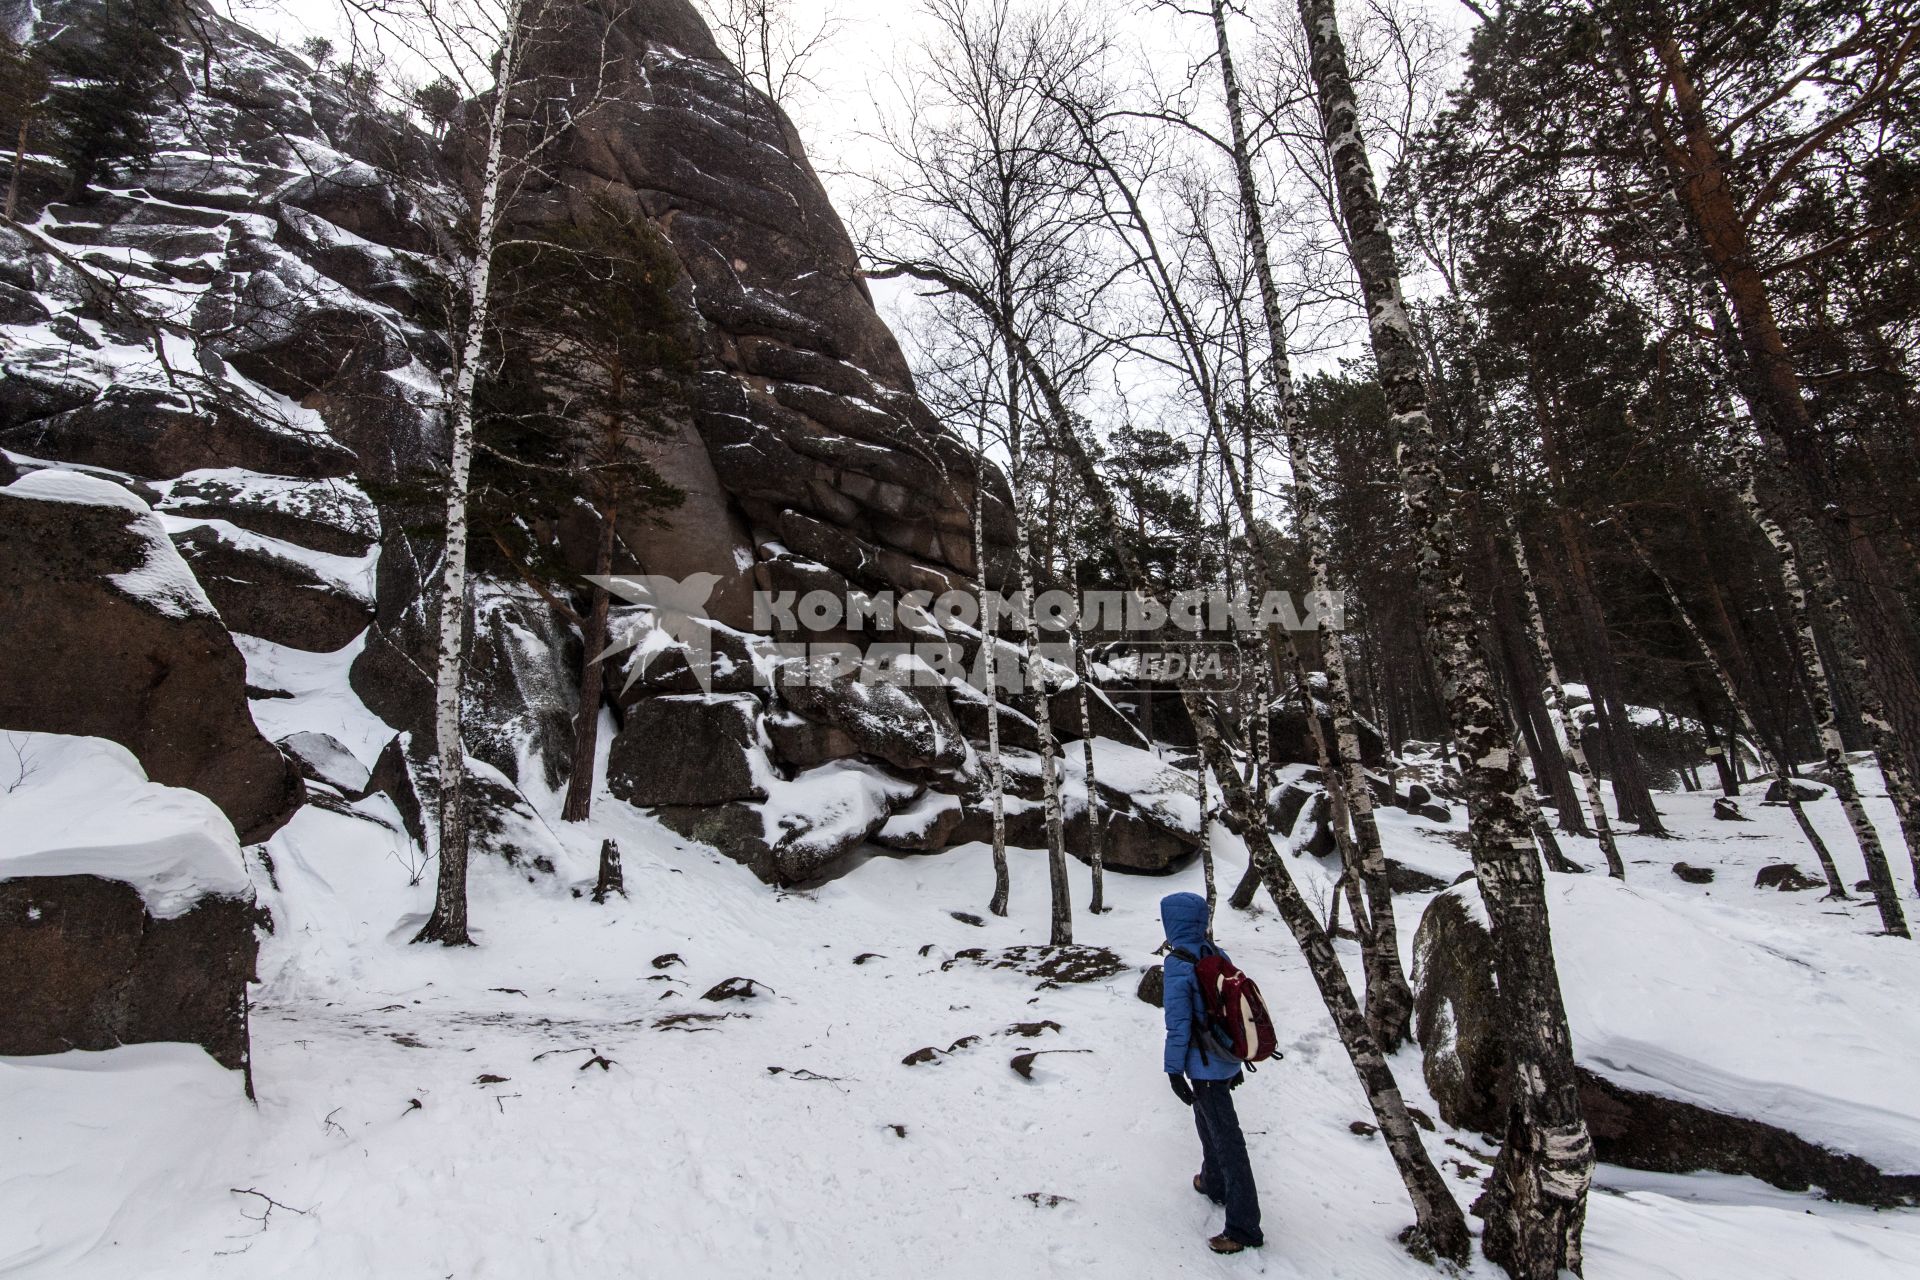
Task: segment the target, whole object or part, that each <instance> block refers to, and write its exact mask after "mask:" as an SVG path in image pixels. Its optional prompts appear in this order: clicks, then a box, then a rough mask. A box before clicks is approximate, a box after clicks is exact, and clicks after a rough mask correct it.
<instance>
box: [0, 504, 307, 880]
mask: <svg viewBox="0 0 1920 1280" xmlns="http://www.w3.org/2000/svg"><path fill="white" fill-rule="evenodd" d="M0 728H6V729H25V730H37V731H41V732H46V733H65V734H85V735H91V736H95V737H101V738H107V739H110V740H112V741H114V742H118V743H121V744H122V745H124V746H126V747H127V748H128V749H130V750H131V751H132V752H133V753H134V755H135V756H137V757H138V758H139V760H140V763H141V765H142V766H143V767H144V768H145V770H146V772H147V775H148V776H149V777H151V778H152V779H153V780H154V781H156V782H160V783H164V784H166V785H169V786H180V787H188V788H191V789H193V790H195V791H198V792H200V793H201V794H203V795H205V796H208V797H209V798H211V799H212V800H213V801H214V803H216V804H218V805H219V806H220V808H221V810H222V811H223V812H224V813H225V814H226V815H227V817H228V818H229V819H230V820H231V821H232V823H233V826H234V829H235V830H236V831H238V832H239V834H240V838H241V840H242V841H244V842H246V843H254V842H257V841H261V840H265V839H266V838H267V837H269V836H271V835H272V834H273V833H274V832H275V831H277V830H279V828H280V827H281V826H282V825H283V824H284V823H285V822H286V821H287V819H288V818H290V817H292V816H293V812H294V810H295V809H297V808H299V807H300V804H301V801H302V798H303V796H304V787H303V785H302V783H301V781H300V775H299V772H298V770H297V769H296V768H295V767H294V765H293V763H292V762H291V761H289V760H288V759H287V758H286V757H285V756H284V755H282V754H281V753H280V751H279V750H278V749H277V748H276V747H274V745H273V744H272V743H271V742H268V741H267V740H266V738H265V737H263V736H262V735H261V733H260V731H259V729H258V728H256V727H255V725H254V723H253V716H252V713H251V712H250V711H249V710H248V707H247V698H246V663H245V661H244V660H243V659H242V658H241V656H240V651H239V650H238V649H237V648H235V647H234V644H233V640H232V638H231V637H230V636H229V635H228V634H227V629H226V627H225V626H223V625H222V623H221V621H220V617H219V615H218V614H217V613H216V612H214V609H213V606H212V604H211V603H210V602H209V601H208V600H207V597H206V595H205V593H204V592H202V591H201V590H200V587H199V584H198V583H197V582H196V581H195V580H194V577H193V574H192V572H191V571H190V570H189V569H188V568H187V566H186V563H185V562H184V561H183V560H181V558H180V555H179V553H178V552H177V551H176V550H175V549H174V547H173V544H172V542H170V541H169V540H168V538H167V536H166V534H165V532H164V531H163V530H162V529H161V527H160V522H159V520H158V519H157V518H156V517H155V516H154V515H153V514H152V513H151V511H150V510H149V509H148V507H147V505H146V504H145V503H144V502H142V501H141V500H140V499H139V498H137V497H135V496H134V495H133V494H131V493H129V492H128V491H127V490H125V489H123V488H121V487H120V486H118V485H115V484H112V483H111V482H109V481H105V480H99V479H95V478H93V477H87V476H81V475H79V474H78V473H75V472H67V471H61V472H36V473H34V474H33V475H29V476H25V477H22V478H21V479H20V480H17V481H15V482H14V483H13V484H12V485H11V486H9V487H8V488H6V489H0Z"/></svg>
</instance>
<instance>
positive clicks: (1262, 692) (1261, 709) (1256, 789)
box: [1227, 670, 1273, 911]
mask: <svg viewBox="0 0 1920 1280" xmlns="http://www.w3.org/2000/svg"><path fill="white" fill-rule="evenodd" d="M1272 714H1273V699H1272V696H1271V690H1270V689H1269V688H1268V685H1267V675H1266V672H1265V670H1261V671H1260V672H1259V673H1258V674H1257V675H1255V676H1254V685H1253V713H1252V716H1251V717H1250V718H1251V719H1252V721H1253V735H1252V737H1253V751H1252V755H1253V765H1254V768H1253V778H1254V784H1253V795H1254V800H1255V805H1254V808H1255V815H1254V816H1255V821H1256V822H1257V823H1258V824H1259V827H1260V830H1261V832H1262V833H1263V834H1266V835H1267V836H1268V839H1271V838H1272V835H1271V832H1270V831H1269V829H1268V827H1267V791H1268V788H1269V786H1270V783H1271V779H1270V771H1269V769H1268V765H1267V754H1268V747H1267V730H1268V726H1267V718H1268V717H1269V716H1270V715H1272ZM1259 888H1260V863H1259V861H1258V860H1257V859H1255V858H1253V857H1252V856H1249V857H1248V858H1247V869H1246V870H1245V871H1243V872H1241V873H1240V882H1239V883H1238V884H1236V885H1234V887H1233V893H1232V894H1231V895H1229V896H1228V898H1227V905H1228V906H1230V907H1232V908H1233V909H1234V910H1236V911H1245V910H1246V909H1247V908H1249V907H1251V906H1252V905H1253V897H1254V894H1255V893H1256V892H1258V891H1259Z"/></svg>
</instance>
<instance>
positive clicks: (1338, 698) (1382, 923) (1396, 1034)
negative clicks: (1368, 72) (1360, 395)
mask: <svg viewBox="0 0 1920 1280" xmlns="http://www.w3.org/2000/svg"><path fill="white" fill-rule="evenodd" d="M1213 28H1214V38H1215V44H1216V48H1217V52H1218V53H1219V57H1220V74H1221V78H1222V80H1223V83H1224V88H1225V93H1226V100H1227V119H1228V123H1229V125H1230V126H1231V129H1232V140H1233V147H1232V150H1233V163H1234V173H1235V177H1236V180H1237V183H1238V186H1239V199H1240V214H1241V218H1242V219H1243V220H1244V222H1245V223H1246V228H1247V240H1248V246H1249V248H1250V249H1251V250H1252V255H1253V263H1254V273H1255V278H1256V280H1257V281H1258V283H1259V286H1260V304H1261V310H1262V318H1263V320H1264V322H1265V327H1266V331H1267V360H1268V376H1269V377H1270V378H1272V380H1273V384H1274V400H1275V405H1274V417H1275V421H1276V423H1277V424H1278V425H1279V427H1280V430H1281V432H1282V433H1283V435H1284V436H1285V438H1286V441H1287V448H1288V454H1289V461H1290V463H1291V466H1292V471H1293V493H1292V496H1293V507H1294V520H1295V525H1296V531H1297V533H1298V536H1299V537H1300V539H1301V540H1302V542H1303V543H1304V545H1305V547H1306V551H1307V560H1308V565H1309V568H1310V572H1311V575H1312V590H1313V595H1314V603H1315V606H1316V609H1315V612H1316V616H1318V617H1319V618H1320V619H1322V621H1323V628H1322V630H1321V632H1320V659H1321V667H1322V670H1323V671H1324V673H1325V675H1326V680H1327V705H1328V707H1329V709H1330V710H1331V711H1332V713H1333V726H1334V736H1335V739H1336V744H1337V745H1336V746H1335V747H1334V748H1333V750H1332V751H1328V750H1326V749H1324V748H1323V749H1322V751H1321V753H1320V754H1321V770H1322V773H1323V775H1324V776H1325V778H1326V785H1327V788H1328V795H1329V797H1330V798H1335V799H1337V801H1338V806H1337V807H1338V808H1344V809H1345V810H1346V814H1345V815H1344V816H1345V818H1346V819H1348V820H1350V821H1351V822H1352V825H1353V834H1354V838H1355V841H1356V843H1357V845H1358V850H1357V864H1356V865H1355V866H1354V868H1353V870H1355V871H1356V873H1357V875H1356V879H1357V881H1358V884H1359V887H1360V888H1362V889H1364V890H1365V892H1366V896H1367V913H1366V915H1365V917H1364V918H1361V917H1356V919H1355V925H1356V927H1357V928H1358V929H1359V932H1360V936H1361V938H1362V939H1363V941H1364V946H1363V963H1364V965H1365V967H1366V974H1367V1022H1368V1024H1369V1025H1370V1026H1371V1027H1372V1029H1373V1034H1374V1039H1375V1040H1377V1041H1378V1042H1379V1043H1380V1046H1381V1047H1382V1048H1383V1049H1385V1050H1386V1051H1388V1052H1392V1051H1393V1050H1395V1049H1397V1048H1399V1047H1400V1045H1402V1044H1403V1043H1405V1041H1406V1039H1407V1029H1408V1027H1409V1026H1410V1025H1411V1023H1412V1021H1413V988H1412V987H1411V986H1410V985H1409V984H1408V983H1407V977H1406V972H1405V970H1404V969H1403V968H1402V966H1401V961H1400V940H1399V932H1398V927H1397V925H1396V923H1395V921H1394V915H1393V890H1392V887H1391V886H1390V885H1389V884H1388V883H1387V863H1386V856H1385V854H1384V853H1383V852H1382V851H1381V846H1380V828H1379V824H1378V823H1377V822H1376V821H1375V819H1374V815H1373V792H1372V789H1371V788H1370V787H1369V786H1368V784H1367V774H1366V763H1365V761H1364V760H1362V758H1361V755H1360V734H1359V729H1358V726H1357V724H1356V721H1355V717H1354V712H1353V692H1352V689H1351V687H1350V685H1349V682H1348V679H1347V660H1346V653H1345V650H1344V649H1343V648H1342V646H1341V643H1340V635H1339V633H1338V632H1337V631H1334V632H1332V633H1331V634H1329V629H1328V628H1326V627H1325V625H1324V621H1325V620H1326V619H1328V618H1330V617H1331V616H1332V614H1333V609H1332V602H1333V592H1332V571H1331V567H1330V565H1329V563H1328V559H1327V536H1326V531H1325V529H1324V528H1323V527H1322V525H1321V523H1320V517H1319V513H1318V511H1317V509H1316V508H1315V506H1314V502H1313V497H1314V495H1313V485H1312V480H1311V478H1310V476H1309V474H1308V471H1307V465H1306V453H1305V450H1304V449H1303V448H1302V445H1301V440H1300V424H1299V422H1298V420H1297V415H1296V412H1295V408H1294V388H1293V374H1292V366H1291V363H1290V361H1289V359H1288V355H1287V343H1286V329H1285V321H1284V318H1283V317H1282V315H1281V311H1280V290H1279V286H1278V282H1277V281H1276V279H1275V276H1274V271H1273V262H1272V257H1271V253H1270V249H1269V245H1268V241H1267V231H1266V218H1265V214H1264V212H1263V211H1262V209H1261V206H1260V193H1259V189H1258V187H1257V186H1256V184H1255V181H1254V174H1253V156H1252V150H1251V147H1250V144H1249V143H1248V141H1247V135H1246V126H1245V123H1244V119H1243V114H1242V109H1241V98H1240V82H1239V79H1238V77H1237V76H1236V74H1235V72H1234V66H1233V48H1232V44H1231V42H1230V41H1229V40H1228V38H1227V17H1226V3H1225V0H1213ZM1225 445H1226V442H1225V440H1224V439H1222V440H1221V442H1220V446H1221V450H1222V453H1223V454H1224V452H1225ZM1228 475H1229V478H1230V480H1232V481H1233V484H1232V488H1233V490H1234V498H1235V501H1236V502H1237V503H1238V505H1239V507H1240V518H1241V524H1242V525H1243V527H1244V528H1245V530H1246V537H1247V544H1248V547H1249V549H1250V550H1251V551H1252V552H1253V555H1254V558H1255V561H1256V566H1257V567H1258V568H1259V569H1260V570H1261V572H1259V574H1258V576H1259V578H1260V582H1259V586H1260V588H1261V589H1262V590H1263V591H1271V590H1272V589H1273V587H1274V582H1273V579H1272V575H1271V573H1269V572H1266V571H1265V566H1264V564H1263V563H1261V562H1263V561H1264V558H1265V557H1264V553H1263V552H1262V551H1261V549H1260V533H1259V529H1260V526H1259V522H1258V521H1257V520H1256V519H1255V518H1254V511H1253V507H1252V499H1251V495H1250V493H1249V491H1248V486H1247V485H1246V484H1245V483H1243V482H1240V481H1239V480H1238V478H1237V477H1234V475H1233V473H1232V472H1231V471H1229V472H1228ZM1287 643H1288V644H1289V645H1290V646H1291V645H1293V644H1294V641H1293V638H1292V637H1291V636H1288V637H1287ZM1300 695H1301V711H1302V713H1303V714H1304V715H1305V716H1306V718H1307V722H1308V723H1309V724H1310V725H1312V726H1313V727H1314V734H1315V737H1316V738H1319V737H1321V736H1323V735H1322V734H1321V731H1320V729H1319V716H1318V715H1317V714H1316V712H1315V710H1314V706H1313V698H1312V694H1311V690H1310V689H1308V688H1305V687H1303V688H1302V689H1301V691H1300ZM1329 757H1331V758H1329ZM1343 766H1344V771H1343V772H1342V769H1343ZM1342 790H1343V791H1344V792H1345V794H1344V795H1343V796H1336V795H1335V793H1336V791H1342ZM1261 807H1262V808H1263V809H1264V807H1265V806H1264V804H1262V806H1261ZM1342 816H1343V815H1341V814H1339V813H1337V812H1336V814H1335V818H1336V820H1339V819H1340V818H1341V817H1342Z"/></svg>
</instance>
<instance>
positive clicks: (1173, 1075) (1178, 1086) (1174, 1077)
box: [1167, 1071, 1193, 1107]
mask: <svg viewBox="0 0 1920 1280" xmlns="http://www.w3.org/2000/svg"><path fill="white" fill-rule="evenodd" d="M1167 1083H1168V1084H1169V1085H1171V1086H1173V1096H1174V1097H1176V1098H1178V1099H1180V1101H1181V1102H1183V1103H1185V1104H1186V1105H1187V1106H1189V1107H1190V1106H1192V1105H1193V1086H1192V1085H1190V1084H1188V1083H1187V1078H1186V1077H1185V1076H1183V1075H1181V1074H1180V1073H1179V1072H1178V1071H1169V1072H1167Z"/></svg>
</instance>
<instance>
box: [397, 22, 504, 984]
mask: <svg viewBox="0 0 1920 1280" xmlns="http://www.w3.org/2000/svg"><path fill="white" fill-rule="evenodd" d="M521 11H522V0H508V5H507V11H506V33H505V43H504V46H503V47H502V49H501V50H500V58H501V61H500V76H499V83H498V84H497V85H496V87H495V92H494V95H493V110H492V113H491V115H490V117H489V122H488V127H487V159H486V165H485V168H484V169H483V170H482V174H481V179H480V210H479V217H478V220H477V222H476V225H475V228H474V233H475V237H476V241H475V245H474V252H473V265H472V269H471V270H470V271H469V272H468V275H467V296H466V303H467V327H466V334H465V336H464V340H463V341H462V343H461V349H460V366H459V369H458V371H457V372H456V373H455V375H454V385H453V403H452V404H451V405H450V406H449V408H450V409H451V410H452V414H451V416H452V431H451V434H452V437H453V440H452V454H451V457H450V458H449V460H448V466H447V518H446V529H447V546H446V555H445V558H444V559H443V560H442V562H441V566H440V644H439V653H438V655H437V660H438V668H437V671H436V674H435V680H434V721H433V729H434V751H435V754H436V756H437V757H438V759H439V765H440V780H439V781H440V797H439V799H440V806H439V807H440V822H439V827H440V841H439V846H440V847H439V850H438V856H439V859H440V869H439V875H438V879H437V881H436V884H435V889H434V896H433V911H432V913H431V914H430V915H429V916H428V917H427V922H426V924H425V925H424V926H422V928H421V930H420V933H419V935H418V936H416V937H415V938H414V941H415V942H439V943H443V944H445V945H446V946H450V947H466V946H472V945H473V939H472V938H471V937H470V936H469V935H468V932H467V854H468V838H469V834H470V833H469V830H468V815H467V799H468V797H467V785H466V780H467V752H466V744H465V741H464V739H463V737H462V734H461V715H460V711H461V708H460V690H461V685H462V683H463V680H464V677H465V674H466V621H467V497H468V493H469V491H470V489H471V487H472V478H473V393H474V387H475V385H476V383H477V381H478V379H479V376H480V360H481V353H482V350H483V348H484V347H485V344H486V336H487V309H488V306H489V304H490V303H491V301H492V282H493V246H494V241H495V238H496V235H497V233H498V231H499V221H500V177H501V171H502V167H503V163H504V160H505V150H506V132H507V103H508V101H509V100H510V99H511V98H512V97H513V94H512V87H513V79H514V76H515V74H516V73H517V71H518V68H519V45H520V16H521Z"/></svg>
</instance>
